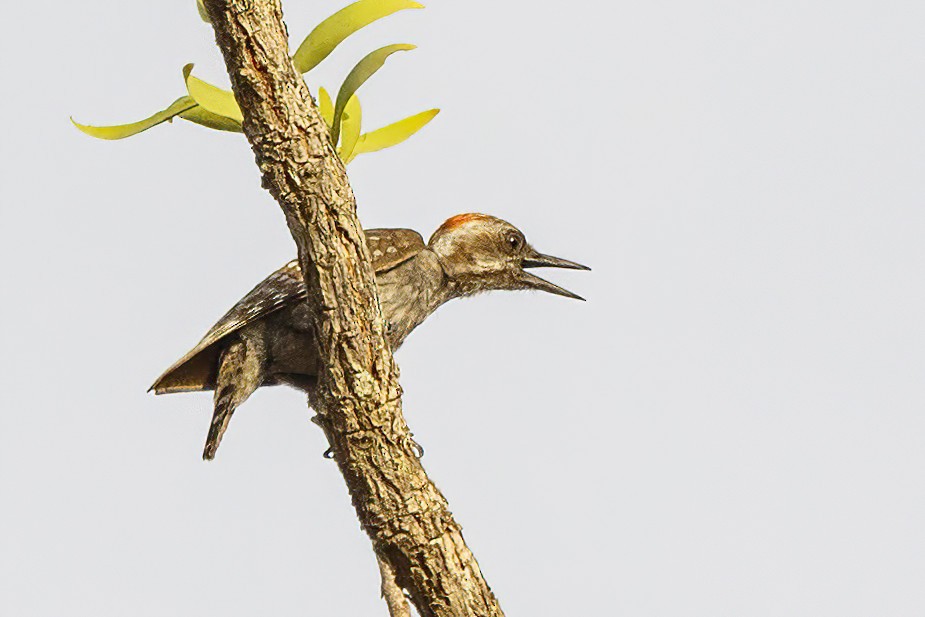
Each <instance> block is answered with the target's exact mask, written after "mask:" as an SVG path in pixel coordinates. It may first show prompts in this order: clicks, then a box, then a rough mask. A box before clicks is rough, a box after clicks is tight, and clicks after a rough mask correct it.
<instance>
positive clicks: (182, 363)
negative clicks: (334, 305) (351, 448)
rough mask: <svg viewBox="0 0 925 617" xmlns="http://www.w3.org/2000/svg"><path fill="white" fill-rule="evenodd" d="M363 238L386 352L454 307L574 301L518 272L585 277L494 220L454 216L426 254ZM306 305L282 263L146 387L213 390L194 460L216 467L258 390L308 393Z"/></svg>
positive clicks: (399, 239) (312, 369)
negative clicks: (497, 293) (511, 299)
mask: <svg viewBox="0 0 925 617" xmlns="http://www.w3.org/2000/svg"><path fill="white" fill-rule="evenodd" d="M365 234H366V243H367V247H368V248H369V252H370V255H371V257H372V265H373V268H374V270H375V273H376V284H377V287H378V290H379V301H380V306H381V308H382V315H383V318H384V319H385V322H386V335H387V338H388V341H389V344H390V345H391V347H392V349H393V350H395V349H398V347H399V346H401V344H402V343H403V342H404V340H405V338H406V337H407V336H408V334H410V333H411V331H412V330H414V328H416V327H417V326H418V325H420V324H421V322H423V321H424V320H425V319H426V318H427V317H428V316H429V315H430V314H431V313H433V312H434V311H435V310H436V309H437V308H438V307H439V306H440V305H442V304H444V303H445V302H448V301H449V300H452V299H454V298H462V297H466V296H472V295H474V294H477V293H479V292H483V291H490V290H505V289H506V290H520V289H537V290H541V291H546V292H549V293H553V294H557V295H560V296H565V297H567V298H574V299H577V300H583V298H582V297H580V296H578V295H576V294H574V293H572V292H570V291H568V290H566V289H563V288H562V287H559V286H558V285H555V284H553V283H550V282H549V281H546V280H544V279H542V278H540V277H538V276H536V275H534V274H531V273H529V272H527V271H526V269H527V268H536V267H543V266H546V267H552V268H569V269H572V270H589V269H590V268H588V267H586V266H582V265H581V264H577V263H575V262H572V261H568V260H565V259H560V258H558V257H552V256H550V255H543V254H542V253H539V252H537V251H536V250H534V249H533V247H531V246H530V245H529V244H528V243H527V241H526V239H525V238H524V234H523V233H522V232H521V231H520V230H519V229H517V228H516V227H514V226H513V225H511V224H510V223H508V222H506V221H502V220H501V219H499V218H495V217H493V216H489V215H486V214H475V213H472V214H460V215H457V216H454V217H452V218H450V219H448V220H447V221H446V222H445V223H443V225H441V226H440V227H439V228H438V229H437V231H435V232H434V234H433V236H431V238H430V241H429V242H428V243H427V244H426V245H425V244H424V239H423V238H422V237H421V235H420V234H419V233H417V232H416V231H412V230H410V229H370V230H366V231H365ZM306 295H307V294H306V289H305V284H304V281H303V279H302V271H301V269H300V267H299V262H298V260H293V261H290V262H289V263H287V264H286V265H285V266H283V267H282V268H280V269H279V270H277V271H276V272H274V273H273V274H271V275H270V276H269V277H267V278H266V279H265V280H264V281H263V282H262V283H260V284H259V285H257V287H255V288H254V289H253V290H251V292H250V293H248V294H247V295H246V296H244V298H242V299H241V301H240V302H238V303H237V304H236V305H235V306H234V307H233V308H232V309H231V310H230V311H228V313H226V314H225V316H224V317H222V318H221V319H220V320H219V321H218V323H216V324H215V325H214V326H212V328H211V329H210V330H209V332H208V333H206V335H205V336H204V337H203V339H202V340H201V341H200V342H199V344H198V345H196V346H195V347H194V348H193V349H192V350H190V352H189V353H187V354H186V355H185V356H183V357H182V358H180V360H178V361H177V362H176V363H174V364H173V366H171V367H170V368H169V369H167V370H166V371H165V372H164V374H163V375H161V376H160V377H159V378H158V379H157V381H155V382H154V385H153V386H151V390H153V391H154V392H155V393H156V394H170V393H174V392H196V391H204V390H214V411H213V415H212V423H211V425H210V427H209V432H208V435H207V437H206V444H205V448H204V450H203V453H202V458H203V459H205V460H211V459H213V458H214V457H215V452H216V449H217V448H218V445H219V442H221V439H222V435H224V433H225V430H226V429H227V428H228V422H229V421H230V420H231V416H232V414H233V413H234V411H235V409H236V408H237V407H238V406H239V405H241V404H242V403H243V402H244V401H245V400H247V398H248V397H249V396H250V395H251V394H253V393H254V391H255V390H256V389H257V388H259V387H261V386H268V385H278V384H285V385H289V386H292V387H295V388H298V389H300V390H304V391H306V392H308V391H310V390H311V388H312V387H313V386H314V384H315V378H316V376H317V375H318V370H319V363H320V359H319V358H318V356H317V350H316V347H315V341H314V332H313V328H312V325H311V314H310V313H311V309H310V307H309V305H308V303H307V302H306V301H305V298H306Z"/></svg>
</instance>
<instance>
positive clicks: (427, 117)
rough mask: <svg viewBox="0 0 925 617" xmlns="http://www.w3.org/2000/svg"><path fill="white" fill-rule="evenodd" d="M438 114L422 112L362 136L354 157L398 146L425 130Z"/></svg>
mask: <svg viewBox="0 0 925 617" xmlns="http://www.w3.org/2000/svg"><path fill="white" fill-rule="evenodd" d="M438 113H440V110H439V109H430V110H428V111H422V112H421V113H419V114H415V115H413V116H408V117H407V118H405V119H403V120H399V121H398V122H393V123H392V124H389V125H387V126H384V127H382V128H381V129H376V130H375V131H370V132H369V133H365V134H364V135H361V136H360V140H359V141H358V142H357V145H356V147H355V148H354V149H353V156H354V157H356V156H357V155H358V154H365V153H367V152H377V151H379V150H384V149H386V148H391V147H392V146H397V145H398V144H400V143H401V142H403V141H405V140H406V139H408V138H409V137H411V136H412V135H414V134H415V133H417V132H418V131H420V130H421V129H422V128H424V127H425V126H426V125H427V123H428V122H430V121H431V120H433V119H434V118H435V117H436V116H437V114H438Z"/></svg>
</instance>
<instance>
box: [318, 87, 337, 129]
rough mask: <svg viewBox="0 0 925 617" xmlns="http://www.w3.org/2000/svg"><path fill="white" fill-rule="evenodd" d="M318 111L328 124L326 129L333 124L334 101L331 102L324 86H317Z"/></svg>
mask: <svg viewBox="0 0 925 617" xmlns="http://www.w3.org/2000/svg"><path fill="white" fill-rule="evenodd" d="M318 111H319V112H320V113H321V118H322V119H323V120H324V123H325V124H327V125H328V129H330V128H331V127H332V126H334V103H332V102H331V95H330V94H328V91H327V90H325V89H324V88H321V87H319V88H318Z"/></svg>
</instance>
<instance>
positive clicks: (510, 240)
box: [507, 233, 524, 253]
mask: <svg viewBox="0 0 925 617" xmlns="http://www.w3.org/2000/svg"><path fill="white" fill-rule="evenodd" d="M507 245H508V247H510V249H511V252H514V253H516V252H517V251H519V250H520V249H521V248H522V247H523V245H524V238H523V236H521V235H520V234H517V233H511V234H508V236H507Z"/></svg>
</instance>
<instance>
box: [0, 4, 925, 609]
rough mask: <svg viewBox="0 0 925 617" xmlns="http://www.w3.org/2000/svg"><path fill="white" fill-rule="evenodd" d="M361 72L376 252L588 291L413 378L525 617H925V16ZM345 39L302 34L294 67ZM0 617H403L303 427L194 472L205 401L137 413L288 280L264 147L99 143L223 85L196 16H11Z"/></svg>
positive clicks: (543, 50) (491, 30) (360, 180)
mask: <svg viewBox="0 0 925 617" xmlns="http://www.w3.org/2000/svg"><path fill="white" fill-rule="evenodd" d="M427 4H428V9H427V10H426V11H418V12H413V13H409V14H403V15H402V14H400V15H396V16H394V17H392V18H390V19H388V20H385V21H383V22H381V23H379V24H377V25H375V26H374V27H371V28H370V29H369V30H368V31H366V32H365V33H363V34H361V35H358V36H357V37H356V38H354V39H352V40H351V41H350V42H349V43H348V44H345V45H344V46H343V48H341V49H339V50H338V51H337V52H336V54H335V55H334V56H332V57H331V58H330V59H329V60H328V61H327V62H326V63H325V64H323V65H322V66H321V67H320V68H319V70H318V71H317V76H315V78H314V79H310V83H311V85H312V86H313V87H314V86H316V85H317V84H318V83H319V81H320V82H321V83H323V84H325V85H327V86H329V87H330V88H332V89H333V88H334V87H335V86H336V85H337V84H339V82H340V80H341V79H342V78H343V76H344V75H345V74H346V72H347V71H348V70H349V68H350V67H351V66H352V64H353V63H354V62H355V61H356V60H357V59H359V57H360V56H362V55H363V54H364V53H366V52H367V51H369V50H371V49H373V48H375V47H378V46H381V45H384V44H386V43H393V42H412V43H417V44H418V45H419V46H420V48H419V49H418V50H416V51H414V52H411V53H409V54H404V55H402V56H401V57H397V58H395V59H393V60H391V61H390V62H389V64H388V65H387V66H386V68H385V69H384V70H383V71H382V72H381V73H380V74H378V75H376V76H375V77H374V79H373V80H372V81H370V82H369V83H368V84H367V86H365V87H364V90H363V95H364V96H363V99H364V103H365V109H364V111H365V119H366V120H367V122H368V124H369V126H375V125H377V124H381V123H384V122H387V121H390V120H393V119H396V118H398V117H400V116H401V115H402V114H407V113H412V112H416V111H419V110H421V109H425V108H427V107H430V106H440V107H442V108H443V113H442V114H441V115H440V116H439V117H438V118H437V119H436V120H435V122H434V123H433V124H432V125H431V126H430V127H428V128H427V129H425V131H423V132H422V133H421V134H420V135H419V136H418V137H416V138H415V139H414V140H413V141H412V142H409V143H408V144H405V145H403V146H402V147H400V148H397V149H395V150H394V151H391V152H386V153H381V154H375V155H369V156H367V157H363V158H360V159H357V161H356V162H355V163H354V165H353V166H352V167H351V170H350V172H351V178H352V180H353V183H354V186H355V189H356V192H357V195H358V198H359V200H360V204H361V206H360V207H361V218H362V219H363V221H364V222H365V223H366V225H367V226H370V227H372V226H408V227H413V228H416V229H418V230H420V231H421V232H422V233H424V234H425V236H426V235H428V234H429V233H430V232H431V231H432V230H433V229H434V228H435V227H436V226H437V225H439V223H440V222H441V221H443V220H444V219H445V218H446V217H448V216H450V215H452V214H455V213H459V212H465V211H472V210H476V211H485V212H490V213H492V214H496V215H498V216H501V217H503V218H506V219H508V220H510V221H511V222H513V223H515V224H516V225H518V226H520V227H521V228H522V229H523V230H524V231H525V232H526V233H527V236H528V238H529V239H530V240H531V241H532V242H533V243H534V244H535V245H536V246H537V247H538V248H540V249H541V250H544V251H548V252H551V253H553V254H557V255H561V256H563V257H567V258H570V259H575V260H578V261H581V262H584V263H588V264H590V265H591V266H593V267H594V271H593V272H592V273H570V272H561V273H559V272H557V273H553V274H552V276H551V278H553V279H554V280H555V281H556V282H559V283H561V284H564V285H566V286H568V287H569V288H571V289H574V290H575V291H576V292H578V293H580V294H582V295H584V296H586V297H587V298H588V300H589V301H588V302H587V303H585V304H581V303H577V302H572V301H568V300H565V299H563V298H557V297H552V296H545V295H539V294H495V295H491V296H482V297H479V298H476V299H472V300H468V301H460V302H458V303H455V304H452V305H449V306H447V307H444V308H443V309H441V310H440V311H439V312H438V313H437V314H436V315H435V316H434V317H433V318H431V319H430V320H429V321H428V322H427V323H426V324H424V326H422V327H421V328H420V329H419V330H417V331H416V332H415V333H414V334H413V335H412V336H411V337H410V339H409V340H408V342H407V344H406V345H405V347H404V348H403V349H402V350H401V351H400V353H399V355H398V359H399V362H400V364H401V366H402V370H403V374H402V383H403V385H404V388H405V392H406V397H405V410H406V415H407V418H408V421H409V423H410V424H411V426H412V428H413V430H414V432H415V435H416V437H417V439H418V440H419V441H420V442H421V443H422V444H423V445H424V446H425V447H426V449H427V456H426V458H425V464H426V466H427V468H428V470H429V471H430V473H431V474H432V476H433V477H434V479H435V480H436V481H437V482H438V484H439V485H440V487H441V488H442V489H443V490H444V492H445V493H446V495H447V497H448V498H449V499H450V502H451V504H452V508H453V511H454V513H455V514H456V515H457V516H458V518H459V520H460V521H461V523H462V524H463V526H464V527H465V534H466V538H467V539H468V541H469V543H470V545H471V547H472V549H473V550H474V551H475V553H476V555H477V556H478V558H479V561H480V564H481V566H482V569H483V571H484V573H485V575H486V576H487V578H488V580H489V582H490V583H491V585H492V587H493V588H494V590H495V591H496V593H497V594H498V595H499V596H500V599H501V602H502V606H503V607H504V608H505V610H506V612H507V614H508V615H512V616H515V615H567V614H576V615H584V614H595V615H621V616H622V615H626V616H632V617H637V616H638V617H643V616H645V617H662V616H664V617H677V616H698V617H699V616H703V617H706V616H709V617H721V616H729V617H742V616H748V617H751V616H768V617H771V616H787V617H798V616H800V617H802V616H805V617H818V616H820V615H832V616H837V617H870V616H872V615H876V616H878V617H881V616H889V617H921V615H925V585H923V584H922V582H923V581H925V525H923V524H922V523H923V521H925V479H923V474H925V388H923V374H925V243H923V236H925V118H923V110H925V80H923V75H925V36H923V32H925V4H923V3H921V2H912V1H907V2H899V1H879V2H874V1H873V0H868V1H859V0H847V1H842V2H823V1H821V0H810V1H803V2H793V1H782V2H781V1H779V2H747V1H746V2H742V1H739V2H721V1H704V2H678V1H667V0H666V1H654V2H643V3H639V2H635V3H629V2H622V3H613V2H585V3H580V4H576V3H557V4H551V3H550V4H542V3H533V2H531V3H528V2H506V3H498V2H489V1H487V0H476V1H474V2H466V3H459V2H455V3H454V2H448V1H446V0H432V1H431V2H428V3H427ZM341 5H342V2H341V1H335V0H324V1H314V2H308V1H302V2H300V1H298V0H287V1H286V2H285V8H286V14H287V18H288V23H289V27H290V32H291V34H292V36H293V39H294V40H295V41H296V43H297V42H298V41H300V40H301V38H302V37H303V36H304V35H305V34H307V32H308V30H309V29H310V27H311V26H312V25H314V24H315V23H316V22H317V21H318V20H319V19H320V18H322V17H324V16H326V15H327V14H329V13H331V12H333V11H334V10H335V9H337V8H339V7H340V6H341ZM4 12H5V18H4V21H5V24H6V25H7V28H5V29H4V36H3V37H2V39H0V41H2V42H0V45H2V50H0V51H2V54H0V58H2V63H3V66H2V69H3V75H4V78H5V81H4V83H5V84H6V86H5V90H4V91H5V93H6V96H4V97H3V100H2V103H0V104H2V105H3V118H4V119H5V123H4V129H3V137H2V141H0V148H2V150H0V158H2V160H0V173H2V175H3V177H2V182H0V191H2V193H0V195H2V198H0V269H2V279H3V282H4V289H5V291H4V294H3V304H2V306H3V308H2V319H0V329H2V330H0V337H2V340H3V344H2V351H0V375H2V380H3V387H2V388H0V499H2V507H0V613H2V614H3V615H10V616H11V617H12V616H16V617H61V616H68V617H70V616H75V617H82V616H93V617H110V616H111V617H128V616H131V617H145V616H157V617H163V616H164V615H176V616H194V615H195V616H200V615H221V616H223V617H236V616H252V615H258V614H259V615H274V616H283V615H293V616H295V615H352V616H359V615H383V614H385V608H384V606H383V605H382V604H381V601H380V600H379V598H378V597H377V596H378V592H377V589H378V579H377V571H376V567H375V562H374V560H373V557H372V555H371V552H370V550H369V543H368V540H367V539H366V537H365V536H364V534H363V533H362V532H361V531H360V530H359V528H358V524H357V522H356V519H355V517H354V514H353V511H352V508H351V507H350V504H349V500H348V498H347V495H346V491H345V488H344V485H343V482H342V480H341V478H340V476H339V474H338V473H337V470H336V469H335V467H334V466H333V464H332V463H330V462H328V461H325V460H324V459H323V458H322V457H321V454H322V452H323V451H324V449H325V447H326V445H325V442H324V440H323V437H322V435H321V433H320V431H319V430H318V429H317V428H315V427H314V426H313V425H311V424H310V423H309V422H308V418H309V414H308V412H307V411H306V408H305V405H304V403H303V401H302V397H301V396H300V395H299V394H298V393H296V392H294V391H291V390H286V389H281V388H279V389H267V390H266V391H261V392H259V393H258V394H257V395H256V396H254V397H253V398H252V399H251V400H250V401H249V402H248V403H247V404H246V405H245V406H244V407H242V408H241V409H240V411H239V412H238V413H237V414H236V415H235V417H234V421H233V422H232V425H231V428H230V430H229V433H228V435H227V437H226V439H225V440H224V442H223V444H222V448H221V449H220V451H219V453H218V459H217V460H216V461H215V463H213V464H205V463H203V462H202V461H200V459H199V456H200V452H201V447H202V442H203V440H204V437H205V432H206V428H207V426H208V422H209V418H210V398H209V396H208V395H175V396H169V397H158V398H155V397H153V396H152V395H149V394H146V393H145V390H146V389H147V387H148V386H149V385H150V383H151V381H152V380H153V379H154V378H155V377H156V376H157V375H158V374H159V373H160V372H161V371H162V370H163V369H164V368H165V367H166V366H168V365H169V364H170V363H172V362H173V361H174V360H175V359H176V358H178V357H179V356H180V355H181V354H183V353H184V352H185V351H186V350H187V349H188V348H190V347H191V346H192V345H193V344H195V343H196V341H197V340H198V338H199V337H200V335H201V334H202V333H203V332H204V331H205V330H206V329H207V328H208V327H209V326H210V325H211V324H212V323H213V322H214V321H215V320H216V319H217V318H218V317H219V316H221V314H222V313H223V312H224V311H225V310H226V309H227V308H228V307H229V306H230V305H231V304H232V303H234V302H235V301H236V300H237V299H238V298H239V297H240V296H241V295H242V294H243V293H244V292H246V291H247V290H249V289H250V288H251V287H252V286H253V285H254V284H255V283H257V282H258V281H259V280H261V279H262V278H263V277H264V276H265V275H266V274H268V273H269V272H271V271H272V270H274V269H275V268H276V267H278V266H279V265H281V264H282V263H283V262H284V261H286V260H287V259H289V258H290V257H291V256H292V255H293V253H294V250H293V246H292V242H291V239H290V238H289V237H288V232H287V231H286V228H285V225H284V222H283V219H282V216H281V215H280V211H279V208H278V207H277V206H276V204H275V203H274V202H273V201H272V200H271V199H270V197H269V196H268V195H267V194H266V193H265V192H264V191H263V190H262V189H260V187H259V180H258V175H257V171H256V167H255V166H254V164H253V158H252V155H251V153H250V150H249V148H248V147H247V145H246V143H245V141H244V139H243V138H242V137H241V136H237V135H228V134H217V133H212V132H208V131H206V130H204V129H200V128H199V127H195V126H192V125H189V124H186V123H176V124H174V125H172V126H164V127H159V128H158V129H155V130H152V131H150V132H149V133H147V134H144V135H142V136H139V137H136V138H134V139H131V140H128V141H123V142H116V143H109V142H100V141H94V140H92V139H90V138H88V137H85V136H83V135H82V134H80V133H78V132H77V131H76V130H74V129H73V128H72V127H71V126H70V124H69V123H68V120H67V118H68V116H69V115H72V114H73V115H74V116H75V117H76V118H78V119H80V120H82V121H85V122H98V123H107V122H118V121H128V120H134V119H137V118H140V117H142V116H144V115H147V114H148V113H150V112H152V111H154V110H156V109H159V108H160V107H163V106H165V105H166V104H167V103H169V102H170V101H172V100H173V98H175V97H176V96H179V95H180V94H182V92H183V89H182V84H181V77H180V68H181V66H182V65H183V64H185V63H186V62H191V61H194V62H196V63H197V72H198V74H199V75H201V76H202V77H204V78H206V79H209V80H212V81H215V82H218V83H222V84H226V83H227V79H226V78H225V77H223V69H222V66H221V63H220V58H219V56H218V52H217V51H216V50H215V49H214V45H213V43H212V40H211V33H210V31H209V29H208V28H207V27H206V26H205V25H204V24H202V23H201V22H200V21H199V19H198V17H197V15H196V11H195V7H194V2H193V0H170V1H169V2H154V3H152V2H116V1H115V0H88V1H86V2H79V3H59V4H56V5H54V6H51V5H48V4H47V3H13V4H11V5H10V6H9V7H6V8H5V9H4Z"/></svg>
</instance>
